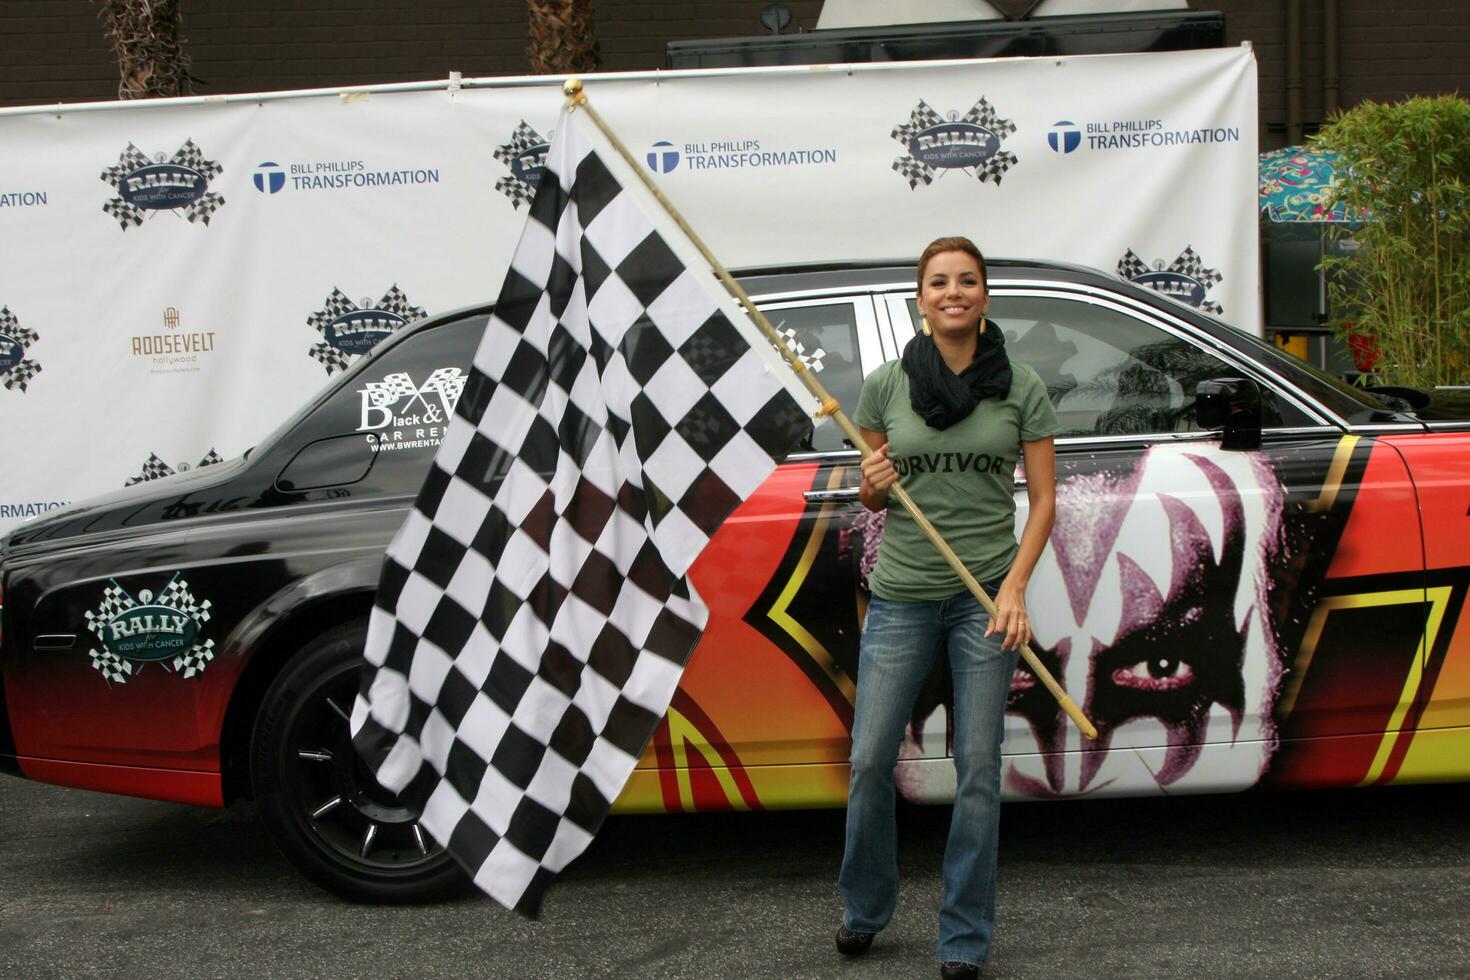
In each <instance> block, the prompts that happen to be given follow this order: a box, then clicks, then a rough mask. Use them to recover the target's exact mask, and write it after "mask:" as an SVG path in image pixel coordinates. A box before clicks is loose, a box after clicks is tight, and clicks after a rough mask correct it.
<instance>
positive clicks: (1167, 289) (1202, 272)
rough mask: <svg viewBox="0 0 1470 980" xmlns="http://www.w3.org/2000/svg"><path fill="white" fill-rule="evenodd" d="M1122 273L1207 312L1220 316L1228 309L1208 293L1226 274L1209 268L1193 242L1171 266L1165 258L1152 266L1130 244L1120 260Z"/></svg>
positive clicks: (1128, 277) (1119, 268)
mask: <svg viewBox="0 0 1470 980" xmlns="http://www.w3.org/2000/svg"><path fill="white" fill-rule="evenodd" d="M1118 275H1120V276H1122V277H1123V278H1124V279H1128V280H1130V281H1132V282H1136V283H1138V284H1139V285H1140V286H1147V287H1148V288H1149V289H1152V290H1153V291H1154V292H1156V293H1163V294H1164V295H1165V296H1168V297H1170V298H1172V299H1176V300H1178V301H1179V302H1181V303H1188V304H1189V305H1190V306H1195V307H1198V308H1199V309H1201V310H1204V311H1205V312H1206V313H1213V314H1215V315H1216V316H1219V315H1220V314H1221V313H1223V312H1224V307H1222V306H1221V305H1220V304H1219V303H1216V302H1214V301H1213V300H1209V299H1206V298H1205V297H1206V296H1207V295H1208V294H1209V291H1210V289H1211V288H1212V287H1214V286H1216V285H1218V284H1219V283H1220V282H1222V281H1223V280H1224V279H1225V277H1224V276H1222V275H1221V274H1220V272H1219V270H1218V269H1207V268H1205V263H1204V261H1203V260H1202V259H1201V258H1200V257H1199V253H1198V252H1196V251H1195V250H1194V246H1193V245H1188V246H1185V249H1184V251H1182V252H1180V253H1179V257H1178V258H1176V259H1175V260H1174V261H1173V262H1172V263H1171V264H1170V265H1169V266H1168V267H1167V268H1165V266H1164V260H1163V259H1159V260H1157V261H1155V262H1154V264H1153V268H1149V266H1148V263H1146V262H1144V261H1143V259H1141V258H1140V257H1139V256H1138V254H1137V253H1135V252H1134V251H1133V249H1131V248H1130V249H1129V250H1128V252H1127V253H1126V254H1125V255H1124V256H1123V257H1122V258H1121V259H1119V260H1118Z"/></svg>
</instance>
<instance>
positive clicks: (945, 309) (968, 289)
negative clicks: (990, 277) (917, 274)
mask: <svg viewBox="0 0 1470 980" xmlns="http://www.w3.org/2000/svg"><path fill="white" fill-rule="evenodd" d="M989 305H990V294H989V293H988V292H986V290H985V280H984V279H983V278H981V276H980V263H979V262H977V261H975V257H974V256H973V255H970V254H969V253H968V252H940V253H939V254H938V255H936V256H934V257H933V258H931V259H930V260H929V264H928V265H927V266H925V267H924V278H923V282H922V284H921V286H920V287H919V312H920V313H921V314H922V315H923V316H924V317H925V318H926V319H927V320H928V321H929V329H930V330H932V331H933V332H934V333H936V334H940V335H943V336H963V335H964V334H966V333H973V332H974V330H975V326H976V324H978V323H979V322H980V318H981V317H982V316H984V315H985V308H986V307H987V306H989Z"/></svg>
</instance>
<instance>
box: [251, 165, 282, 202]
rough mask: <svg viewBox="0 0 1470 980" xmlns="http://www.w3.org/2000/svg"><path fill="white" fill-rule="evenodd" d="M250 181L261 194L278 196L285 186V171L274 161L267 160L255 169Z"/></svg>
mask: <svg viewBox="0 0 1470 980" xmlns="http://www.w3.org/2000/svg"><path fill="white" fill-rule="evenodd" d="M251 179H252V180H254V181H255V189H256V190H258V191H260V192H261V193H262V194H279V193H281V191H282V190H283V189H284V188H285V186H286V169H285V168H284V167H282V166H281V165H280V164H279V163H276V162H275V161H274V160H267V161H265V162H264V163H262V164H261V165H260V166H258V167H256V168H255V173H254V174H252V175H251Z"/></svg>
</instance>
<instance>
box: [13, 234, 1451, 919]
mask: <svg viewBox="0 0 1470 980" xmlns="http://www.w3.org/2000/svg"><path fill="white" fill-rule="evenodd" d="M990 276H991V288H992V292H993V302H992V305H991V308H990V317H991V319H992V320H993V321H994V322H996V323H997V324H999V325H1000V327H1001V328H1002V329H1003V330H1004V331H1005V333H1006V336H1007V341H1008V348H1009V351H1010V353H1011V356H1012V357H1013V358H1015V359H1017V360H1021V361H1024V362H1026V363H1028V364H1030V365H1031V366H1033V367H1034V368H1036V370H1037V371H1038V372H1039V373H1040V374H1041V376H1042V378H1043V379H1044V380H1045V381H1046V383H1047V386H1048V390H1049V392H1050V395H1051V398H1052V400H1053V402H1054V404H1055V406H1056V409H1057V414H1058V417H1059V418H1060V420H1061V425H1062V430H1063V431H1062V434H1061V435H1060V436H1059V437H1058V439H1057V453H1058V479H1059V483H1058V519H1057V523H1056V528H1055V530H1054V532H1053V535H1052V542H1051V545H1052V546H1051V547H1050V548H1049V549H1048V550H1047V553H1046V556H1045V557H1044V558H1043V561H1042V563H1041V565H1040V566H1039V567H1038V569H1037V571H1036V573H1035V575H1034V576H1033V581H1032V587H1031V592H1030V596H1031V605H1032V607H1033V616H1034V620H1035V623H1034V628H1035V636H1036V640H1035V643H1034V647H1035V648H1036V649H1037V651H1038V653H1039V655H1040V656H1041V657H1042V658H1043V660H1044V661H1045V662H1047V663H1048V665H1049V666H1050V667H1051V669H1052V671H1053V672H1054V673H1055V674H1056V675H1057V676H1058V678H1059V679H1060V680H1062V682H1063V683H1064V685H1065V686H1066V687H1067V688H1068V690H1069V691H1070V692H1071V693H1072V695H1073V697H1074V698H1075V699H1076V700H1077V701H1078V702H1079V704H1081V705H1082V707H1083V708H1084V710H1085V711H1086V712H1087V713H1088V714H1089V716H1090V717H1091V718H1092V719H1093V721H1094V722H1095V723H1096V724H1097V726H1098V728H1099V729H1100V731H1101V737H1100V738H1099V740H1098V741H1097V742H1096V743H1090V744H1083V743H1082V742H1081V741H1080V740H1079V738H1078V736H1077V734H1076V732H1075V730H1073V729H1072V728H1071V727H1070V726H1069V725H1067V724H1066V723H1065V720H1064V719H1063V718H1062V717H1061V716H1060V715H1059V714H1058V712H1057V709H1056V705H1055V703H1054V702H1053V701H1052V700H1051V699H1050V697H1049V695H1047V694H1046V693H1045V692H1044V691H1043V690H1041V689H1040V688H1039V687H1037V686H1036V685H1034V683H1033V679H1032V678H1031V676H1030V675H1029V674H1028V673H1026V672H1025V671H1024V670H1021V671H1018V673H1017V674H1016V677H1015V681H1014V683H1013V685H1012V693H1011V702H1010V710H1009V716H1008V730H1007V737H1006V740H1005V753H1006V759H1005V768H1004V774H1003V779H1004V788H1005V792H1006V794H1007V796H1008V798H1012V799H1022V798H1029V799H1035V798H1050V797H1075V796H1081V795H1106V794H1146V793H1160V792H1171V793H1173V792H1218V791H1230V790H1239V789H1245V788H1248V787H1252V786H1257V785H1263V786H1329V785H1330V786H1343V785H1359V784H1370V783H1390V782H1412V781H1422V780H1458V779H1465V778H1467V776H1470V637H1467V636H1466V635H1465V633H1466V631H1467V630H1470V623H1462V622H1461V620H1460V618H1459V616H1460V612H1461V610H1462V609H1463V607H1464V604H1465V599H1466V591H1467V587H1470V521H1467V517H1466V506H1467V497H1470V423H1467V422H1465V421H1460V420H1456V419H1454V418H1437V417H1436V415H1437V414H1443V413H1438V412H1437V410H1436V408H1435V406H1433V405H1431V406H1429V407H1428V408H1425V407H1423V406H1424V400H1423V399H1417V398H1415V399H1414V400H1413V401H1412V403H1411V402H1406V401H1403V400H1401V399H1400V398H1398V397H1394V396H1392V395H1384V396H1381V397H1380V396H1375V395H1373V394H1370V393H1367V392H1363V391H1360V390H1357V389H1353V388H1350V387H1348V386H1345V385H1343V384H1341V383H1339V382H1337V381H1335V380H1334V379H1331V378H1329V377H1327V376H1325V375H1322V374H1320V373H1319V372H1316V371H1314V370H1312V369H1310V368H1308V367H1306V366H1305V365H1303V364H1302V363H1301V362H1299V361H1296V360H1294V359H1292V358H1290V357H1287V356H1285V355H1283V354H1281V353H1280V352H1278V351H1277V350H1275V349H1274V348H1271V347H1269V346H1267V345H1265V344H1263V343H1261V342H1260V341H1258V340H1256V339H1254V338H1252V337H1249V336H1246V335H1244V334H1242V333H1240V332H1239V331H1237V330H1235V329H1233V328H1231V327H1229V326H1227V325H1225V324H1223V323H1221V322H1220V321H1218V320H1216V319H1214V318H1213V317H1210V316H1208V315H1206V314H1204V313H1202V312H1200V311H1199V310H1196V309H1193V308H1190V307H1188V306H1185V305H1181V304H1179V303H1176V302H1174V301H1173V300H1170V299H1167V298H1164V297H1162V296H1161V295H1159V293H1157V292H1155V291H1154V290H1153V289H1150V288H1147V287H1146V286H1145V285H1139V284H1136V283H1130V282H1125V281H1122V280H1120V279H1117V278H1115V277H1111V276H1107V275H1103V274H1100V273H1095V272H1091V271H1088V270H1084V269H1078V268H1072V267H1064V266H1058V265H1052V264H1045V263H1025V262H993V263H991V268H990ZM743 280H744V284H745V286H746V288H747V290H748V291H749V292H750V293H751V294H752V295H753V296H755V297H756V299H757V301H758V302H759V303H760V305H761V306H762V307H763V308H764V309H765V310H766V312H767V314H768V315H769V316H770V318H771V320H772V321H773V322H775V323H777V324H778V325H780V326H782V328H783V329H785V330H787V331H788V332H789V333H790V334H791V335H792V336H794V338H795V339H796V341H797V342H798V343H799V344H800V345H801V347H802V349H803V354H804V356H806V357H808V358H809V359H810V361H811V362H812V363H813V365H814V367H815V368H816V369H817V370H819V371H820V372H821V378H822V380H823V381H824V383H825V384H826V386H827V387H828V388H829V389H830V390H831V391H832V393H833V394H834V395H836V396H837V397H838V398H839V399H840V400H841V401H842V403H843V404H844V405H847V406H851V405H853V404H855V401H856V396H857V392H858V390H859V388H860V386H861V382H862V378H863V377H864V375H866V374H867V373H869V372H871V371H872V370H873V369H874V368H876V367H877V366H878V365H879V364H881V363H883V362H884V361H886V360H890V359H892V358H895V357H897V356H898V355H899V352H900V350H901V349H902V346H903V344H904V343H905V341H906V340H907V339H908V338H909V337H911V336H912V335H913V330H914V323H915V313H914V308H913V292H914V283H913V279H912V272H911V270H910V268H909V267H908V266H903V265H878V266H859V267H854V266H844V267H824V268H802V269H788V270H777V271H760V270H757V271H753V272H749V273H747V274H745V275H744V276H743ZM487 316H488V309H487V308H479V309H470V310H464V311H460V312H457V313H452V314H446V315H442V316H438V317H435V318H432V319H429V320H425V321H422V322H419V323H417V324H415V325H413V326H411V327H409V328H406V329H404V330H403V331H402V332H400V333H399V334H398V335H396V336H394V337H392V338H391V339H390V340H387V341H384V342H383V343H382V344H380V345H379V346H378V347H377V348H376V349H375V350H373V351H372V353H371V354H370V355H369V356H366V357H364V358H362V359H360V360H359V361H358V362H357V363H356V364H355V365H354V366H353V367H352V368H351V369H350V370H348V371H347V372H346V373H344V374H343V375H341V376H340V377H339V378H338V379H336V380H335V381H334V383H333V384H332V385H331V386H330V387H329V388H328V389H327V390H325V391H324V392H322V393H321V394H320V395H319V396H318V397H316V398H315V399H314V400H313V401H312V402H311V403H310V404H308V405H306V406H305V407H304V408H303V409H302V410H301V411H300V412H298V413H297V414H296V415H295V416H294V417H293V418H291V419H290V420H289V421H288V422H286V423H285V424H284V425H282V426H281V427H280V428H279V429H278V430H277V431H276V432H275V433H273V434H272V435H270V436H269V437H267V438H266V439H265V440H263V441H262V442H261V443H260V445H258V446H257V447H256V448H255V449H253V450H251V451H250V452H248V453H246V454H245V455H244V456H243V457H242V458H239V459H234V460H229V461H226V462H223V463H219V464H217V465H213V466H208V467H203V468H200V469H197V470H194V471H192V472H189V473H185V474H182V475H178V476H173V477H169V478H166V479H162V480H158V481H154V482H149V483H144V484H140V485H137V486H134V487H131V488H129V489H126V490H122V491H119V492H116V493H113V494H110V495H108V496H104V497H98V498H94V499H92V500H89V501H86V502H83V503H80V504H77V505H75V506H73V507H70V508H68V509H66V510H64V511H58V512H55V513H53V514H50V515H48V516H46V517H44V518H40V519H36V520H34V521H31V522H29V523H27V524H24V525H22V526H20V527H19V528H17V529H15V530H14V531H12V532H11V533H10V534H9V535H8V536H6V537H5V538H4V539H3V540H0V596H3V612H0V629H3V633H0V684H3V699H0V767H3V768H5V769H7V770H9V771H11V772H14V773H17V774H19V775H22V776H25V777H28V778H31V779H36V780H41V781H44V782H50V783H57V784H62V785H67V786H76V787H82V788H87V789H95V790H102V791H106V792H114V793H126V794H131V795H135V796H144V797H151V798H155V799H161V800H175V801H181V802H187V803H195V804H201V805H206V806H222V805H226V804H228V803H230V802H231V801H234V800H237V799H241V798H251V797H253V798H254V799H255V800H256V801H257V802H258V804H259V806H260V810H261V813H262V815H263V818H264V820H265V822H266V824H267V827H268V828H269V830H270V832H271V834H272V835H273V836H274V837H275V839H276V840H277V842H278V843H279V844H280V845H281V847H282V849H283V850H284V851H285V852H286V854H287V856H288V857H289V858H290V859H291V860H292V861H293V862H294V863H295V864H296V865H297V866H298V867H300V868H301V869H302V870H303V871H304V872H306V873H307V874H308V875H310V876H311V877H312V878H313V879H314V880H316V881H317V882H319V883H320V884H322V885H324V886H325V887H327V888H330V889H332V890H333V891H336V892H337V893H339V894H341V895H344V896H347V897H352V898H359V899H368V900H380V901H409V900H415V899H422V898H426V897H429V896H431V895H434V894H438V893H440V892H442V891H443V890H444V889H446V888H449V887H451V886H453V885H454V884H456V883H457V882H459V881H460V880H461V877H460V873H459V872H458V871H457V870H456V869H455V867H454V866H453V864H452V862H451V861H450V860H449V859H448V857H447V856H446V855H445V854H444V853H443V852H442V850H440V849H439V848H438V847H437V845H436V844H435V843H434V842H433V841H432V840H431V839H429V838H428V837H427V836H426V835H425V834H424V833H423V831H422V830H421V828H420V827H419V825H418V823H417V819H416V814H415V813H413V812H412V811H411V810H409V809H407V808H405V807H404V806H402V805H400V804H399V802H398V801H397V800H396V799H394V798H393V797H392V796H391V795H390V794H388V793H386V792H385V791H383V790H382V789H380V788H379V787H377V786H376V785H375V784H374V783H373V781H372V779H371V778H370V777H369V776H368V775H367V773H366V772H365V770H363V769H362V768H361V767H360V766H359V765H358V764H357V762H356V760H355V757H354V756H353V754H352V751H351V748H350V743H349V740H348V735H347V714H348V712H349V711H350V709H351V701H352V698H353V695H354V692H355V690H356V686H357V673H358V665H359V661H360V651H361V646H362V642H363V637H364V633H365V623H366V618H367V614H368V610H369V608H370V605H371V601H372V595H373V591H374V589H375V587H376V584H377V579H378V573H379V567H380V564H381V561H382V557H383V551H384V548H385V547H386V545H387V543H388V541H389V539H390V538H391V536H392V535H393V533H394V531H395V530H396V529H397V527H398V525H399V524H400V523H401V521H402V520H403V517H404V515H405V513H406V510H407V508H408V507H409V505H410V503H411V501H412V499H413V497H414V495H415V493H416V492H417V490H418V488H419V485H420V483H421V481H422V479H423V477H424V475H425V472H426V470H427V467H428V464H429V460H430V458H431V456H432V454H433V452H434V447H435V446H436V445H437V443H438V441H439V439H440V437H441V436H442V433H443V428H444V425H445V423H446V421H447V419H448V417H449V415H450V414H451V413H452V412H453V411H454V406H455V403H456V400H457V398H458V395H459V391H460V389H461V387H462V385H463V377H464V375H465V373H466V372H467V368H468V365H469V362H470V359H471V356H472V354H473V352H474V350H475V347H476V345H477V343H478V341H479V339H480V334H481V332H482V328H483V326H484V323H485V321H486V318H487ZM1400 394H1407V395H1410V397H1411V398H1413V395H1412V393H1400ZM1414 405H1419V406H1420V408H1419V410H1418V412H1417V413H1416V411H1415V410H1414ZM856 462H857V453H856V452H855V451H854V450H853V449H852V448H851V447H850V446H848V445H846V444H844V442H843V440H842V437H841V435H840V433H839V432H837V431H836V429H835V427H834V426H833V425H832V423H831V422H829V421H823V422H821V423H819V424H816V425H815V426H814V428H813V430H812V431H811V433H810V436H809V438H808V440H807V441H806V443H805V445H804V446H803V447H802V448H801V450H800V451H798V452H796V453H794V454H793V455H791V456H790V458H789V459H787V460H786V462H785V463H784V464H783V465H782V466H780V467H779V468H778V469H777V470H776V472H775V473H774V474H773V475H772V476H771V477H770V478H769V479H767V481H766V482H765V483H764V484H763V485H762V486H761V487H760V488H759V489H758V490H757V492H756V493H755V494H754V496H753V497H752V498H751V499H750V500H749V501H747V502H746V503H745V504H744V505H743V506H742V507H741V508H740V509H739V510H738V511H737V512H736V513H735V514H734V515H733V516H732V517H731V518H730V520H729V521H727V522H726V524H725V526H724V527H723V528H722V529H721V531H720V532H719V534H718V535H717V536H716V537H715V539H714V541H713V542H712V544H711V545H710V547H709V548H708V549H707V550H706V552H705V553H704V555H703V556H702V557H701V558H700V560H699V561H698V563H697V564H696V565H695V566H694V568H693V570H692V573H691V574H692V576H693V579H694V582H695V584H696V586H697V587H698V588H699V591H700V593H701V594H702V595H703V596H705V597H706V598H707V599H708V600H709V602H710V606H711V613H710V621H709V625H708V628H707V630H706V632H705V636H704V639H703V640H702V642H701V644H700V646H699V648H698V649H697V650H696V652H695V654H694V656H693V659H692V661H691V663H690V666H689V668H688V670H687V671H686V672H685V675H684V680H683V683H682V684H681V687H680V689H679V691H678V693H677V694H676V696H675V699H674V702H673V705H672V706H671V708H670V710H669V712H668V714H667V716H666V717H665V719H664V721H663V722H662V723H661V725H660V727H659V730H658V732H657V734H656V735H655V737H654V740H653V743H652V744H651V745H650V747H649V749H648V751H647V753H646V754H645V757H644V759H643V760H642V761H641V762H640V764H639V767H638V769H637V770H636V771H635V773H634V775H633V778H632V780H631V781H630V783H629V784H628V786H627V788H626V790H625V791H624V793H623V795H622V797H621V798H620V799H619V801H618V804H617V808H618V809H621V810H624V811H695V810H718V809H731V808H735V809H762V808H774V807H798V806H838V805H841V804H842V803H843V801H844V797H845V793H846V784H847V773H846V759H847V752H848V735H849V729H850V725H851V721H852V697H853V691H854V686H853V678H854V676H855V673H856V669H857V638H858V633H859V630H860V628H861V622H862V617H863V612H864V610H865V608H866V592H865V590H864V588H863V585H862V574H863V561H862V556H863V554H864V551H865V547H864V545H865V538H866V539H869V540H870V539H871V536H872V535H873V534H875V533H876V529H875V527H874V526H873V523H872V522H871V520H869V519H868V518H866V517H864V516H863V515H862V511H861V508H860V506H859V504H858V502H857V489H856V483H857V471H856ZM1018 479H1019V477H1018ZM1017 489H1018V501H1019V505H1020V506H1022V507H1024V506H1025V493H1024V491H1023V488H1022V486H1021V485H1020V484H1019V482H1018V488H1017ZM943 676H944V674H937V675H936V678H935V681H934V683H933V684H931V685H930V688H929V690H927V691H926V693H925V695H924V697H923V699H922V700H921V703H920V704H919V705H918V706H917V708H916V710H915V714H914V718H913V723H912V725H911V727H910V732H909V738H908V743H907V745H906V747H905V751H904V753H903V761H902V762H901V763H900V771H899V785H900V787H901V788H902V790H903V791H904V793H905V795H907V796H908V797H909V798H911V799H915V800H922V801H941V800H944V799H945V798H947V796H948V795H949V794H950V793H951V792H952V789H953V781H954V775H953V768H952V766H951V765H950V764H949V761H948V758H947V755H948V748H949V740H948V738H947V725H948V714H947V711H946V709H945V700H946V692H945V690H944V681H943Z"/></svg>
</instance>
